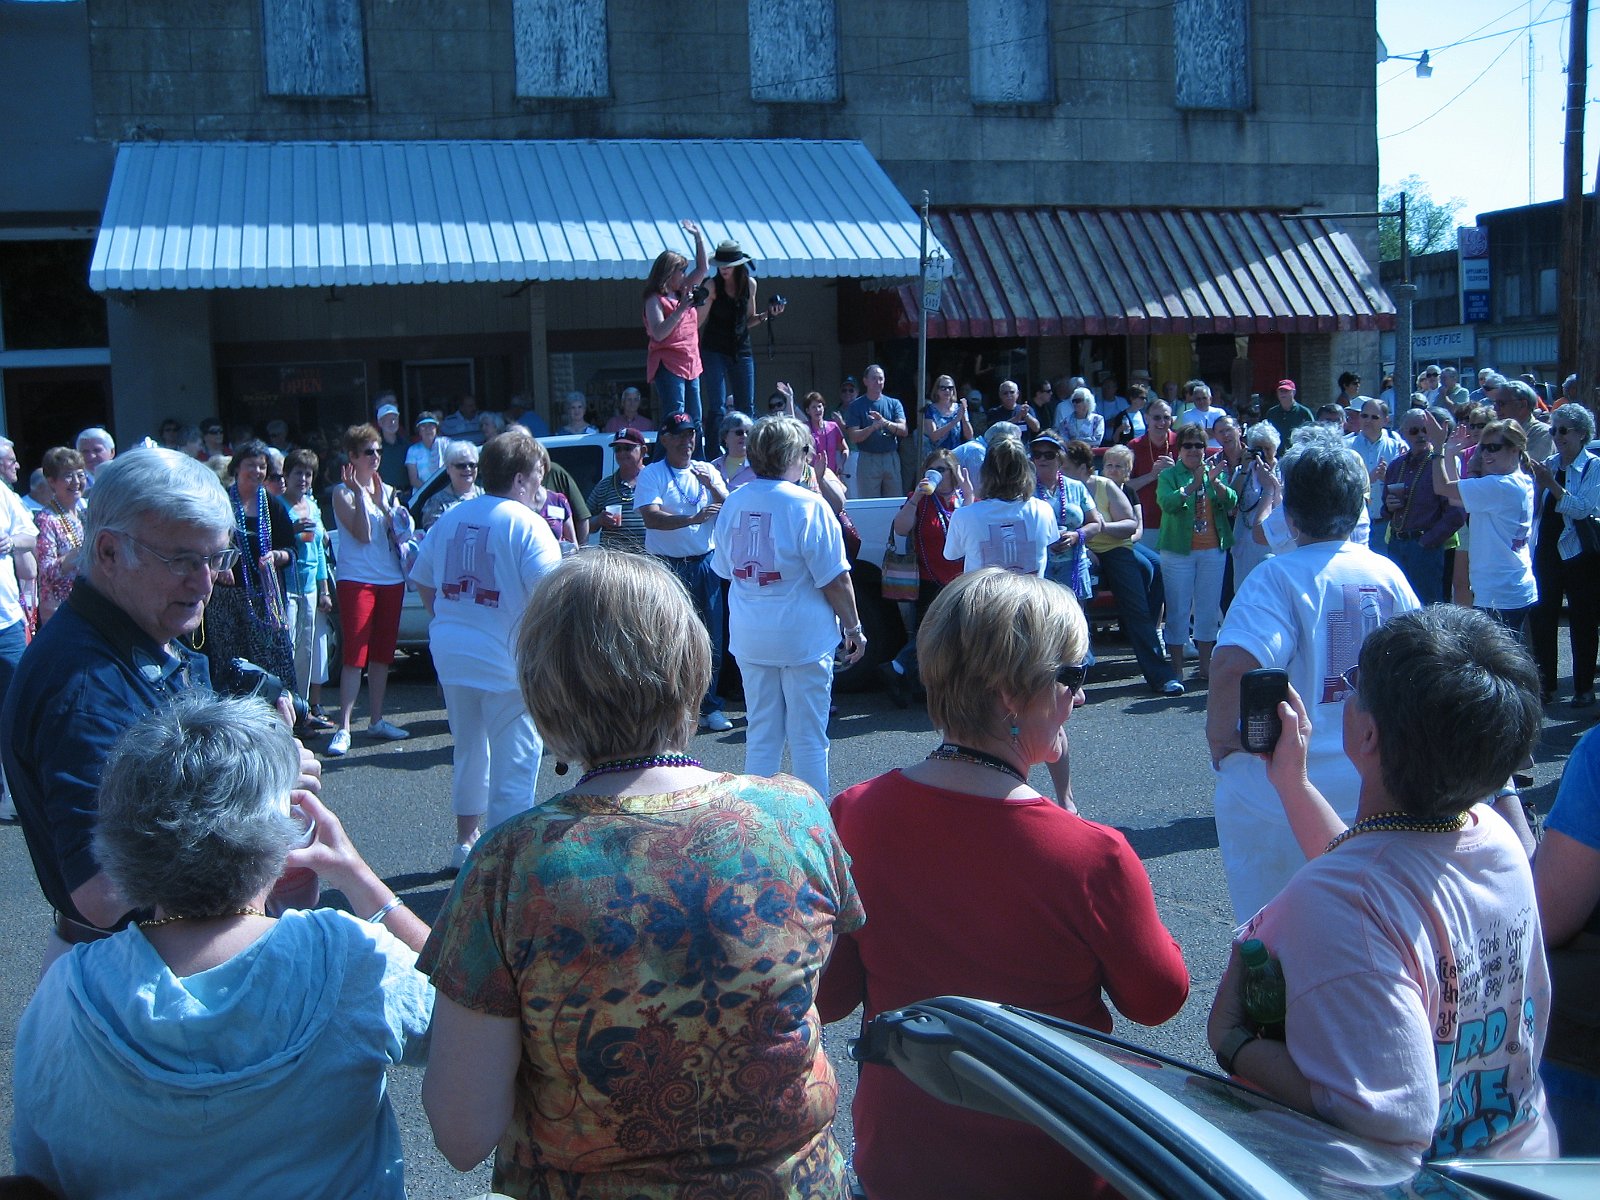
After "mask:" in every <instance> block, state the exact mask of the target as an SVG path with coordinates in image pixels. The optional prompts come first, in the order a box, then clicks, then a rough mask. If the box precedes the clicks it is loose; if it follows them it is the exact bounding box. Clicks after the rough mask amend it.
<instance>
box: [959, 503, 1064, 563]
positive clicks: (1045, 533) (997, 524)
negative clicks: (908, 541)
mask: <svg viewBox="0 0 1600 1200" xmlns="http://www.w3.org/2000/svg"><path fill="white" fill-rule="evenodd" d="M1060 537H1061V528H1060V526H1058V525H1057V524H1056V518H1055V514H1054V513H1052V512H1051V511H1050V506H1049V505H1048V504H1046V503H1045V502H1044V501H1043V500H1038V499H1035V498H1034V497H1032V496H1030V497H1028V498H1027V499H1026V500H979V501H978V502H977V503H976V504H969V505H967V506H966V507H965V508H958V509H956V511H955V512H953V513H951V514H950V527H949V529H947V530H946V531H945V535H944V556H945V557H946V558H948V559H950V560H951V561H952V562H954V561H955V560H956V559H958V558H964V559H966V560H967V561H966V566H965V567H964V568H963V572H964V573H969V572H972V571H979V570H982V569H983V568H984V567H1004V568H1005V569H1006V570H1008V571H1015V572H1017V573H1018V574H1019V575H1029V574H1032V575H1038V576H1039V577H1041V578H1043V576H1044V568H1045V558H1046V554H1047V552H1048V551H1049V549H1050V546H1051V545H1052V544H1053V543H1054V542H1056V541H1057V540H1058V539H1059V538H1060Z"/></svg>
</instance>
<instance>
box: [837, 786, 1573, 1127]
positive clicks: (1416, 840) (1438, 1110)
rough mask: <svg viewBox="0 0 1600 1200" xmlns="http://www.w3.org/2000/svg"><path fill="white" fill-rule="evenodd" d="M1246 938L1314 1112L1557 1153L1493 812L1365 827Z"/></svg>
mask: <svg viewBox="0 0 1600 1200" xmlns="http://www.w3.org/2000/svg"><path fill="white" fill-rule="evenodd" d="M864 894H865V893H864ZM1243 936H1244V937H1246V938H1250V937H1254V938H1260V939H1261V941H1263V942H1264V943H1266V947H1267V949H1268V950H1269V951H1271V953H1272V954H1273V955H1275V956H1276V957H1277V959H1278V961H1279V963H1280V964H1281V966H1282V967H1283V977H1284V981H1285V983H1286V984H1287V988H1288V1012H1287V1019H1286V1020H1285V1023H1284V1024H1285V1030H1286V1032H1287V1035H1288V1048H1289V1055H1290V1057H1291V1058H1293V1059H1294V1063H1295V1066H1297V1067H1298V1068H1299V1069H1300V1072H1301V1074H1303V1075H1304V1076H1305V1077H1306V1081H1307V1082H1308V1083H1309V1084H1310V1085H1311V1099H1312V1103H1313V1104H1314V1105H1315V1106H1316V1111H1317V1115H1318V1116H1320V1117H1322V1118H1323V1119H1324V1120H1326V1121H1330V1122H1332V1123H1333V1124H1335V1125H1338V1126H1339V1127H1340V1128H1342V1129H1347V1130H1349V1131H1350V1132H1352V1133H1355V1134H1358V1135H1360V1136H1363V1137H1367V1138H1371V1139H1372V1140H1373V1141H1378V1142H1386V1143H1390V1144H1394V1145H1397V1146H1399V1147H1400V1148H1401V1149H1402V1150H1405V1151H1409V1152H1411V1153H1413V1154H1416V1155H1418V1156H1421V1155H1422V1154H1425V1153H1427V1154H1429V1155H1430V1157H1436V1158H1449V1157H1453V1156H1457V1155H1461V1156H1466V1157H1471V1158H1548V1157H1551V1156H1553V1155H1554V1154H1555V1153H1556V1137H1555V1129H1554V1127H1553V1126H1552V1124H1551V1123H1550V1120H1549V1118H1548V1116H1547V1115H1546V1110H1545V1098H1544V1088H1543V1087H1542V1086H1541V1084H1540V1082H1539V1058H1540V1055H1541V1053H1542V1052H1543V1048H1544V1038H1545V1030H1546V1029H1547V1027H1548V1026H1549V1022H1550V978H1549V974H1548V972H1547V970H1546V967H1545V957H1544V937H1543V932H1542V930H1541V929H1540V926H1539V906H1538V902H1537V900H1536V899H1535V897H1534V892H1533V873H1532V871H1531V870H1530V869H1529V867H1528V858H1527V855H1526V854H1524V853H1523V851H1522V847H1521V846H1520V845H1519V844H1518V842H1517V839H1516V836H1515V835H1514V834H1513V833H1512V832H1511V828H1510V826H1508V825H1507V824H1506V823H1505V821H1504V819H1502V818H1501V817H1500V816H1499V815H1498V814H1497V813H1495V812H1494V811H1493V810H1492V809H1490V808H1488V807H1486V806H1484V805H1478V806H1477V807H1476V808H1474V809H1473V810H1472V813H1471V818H1470V820H1469V822H1468V824H1467V826H1466V828H1464V829H1463V830H1461V832H1459V833H1362V834H1357V835H1356V836H1355V837H1352V838H1350V839H1349V840H1348V841H1346V842H1345V843H1344V844H1343V845H1341V846H1339V847H1338V848H1336V849H1335V850H1333V851H1332V852H1331V853H1328V854H1324V855H1321V856H1320V857H1318V858H1315V859H1313V860H1311V861H1310V862H1308V863H1307V864H1306V865H1305V866H1303V867H1301V868H1300V870H1299V872H1298V873H1297V874H1296V875H1295V876H1294V878H1293V879H1291V880H1290V881H1289V884H1288V886H1287V887H1285V888H1284V889H1283V891H1282V892H1280V893H1278V895H1277V896H1276V897H1275V898H1274V899H1273V900H1272V901H1271V902H1270V903H1268V905H1267V906H1266V907H1265V908H1264V909H1262V910H1261V912H1260V913H1258V914H1257V915H1256V917H1255V918H1254V919H1253V920H1252V921H1251V922H1250V923H1249V924H1248V925H1247V926H1246V928H1245V931H1244V934H1243Z"/></svg>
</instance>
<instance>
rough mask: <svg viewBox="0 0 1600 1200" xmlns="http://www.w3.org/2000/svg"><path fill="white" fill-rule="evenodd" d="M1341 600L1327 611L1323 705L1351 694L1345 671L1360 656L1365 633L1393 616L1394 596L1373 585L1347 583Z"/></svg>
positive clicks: (1333, 702)
mask: <svg viewBox="0 0 1600 1200" xmlns="http://www.w3.org/2000/svg"><path fill="white" fill-rule="evenodd" d="M1342 591H1343V593H1344V603H1343V604H1342V605H1341V606H1340V607H1338V608H1330V609H1329V610H1328V613H1327V623H1328V637H1327V643H1326V644H1327V647H1328V657H1327V659H1326V660H1325V661H1324V662H1323V664H1322V699H1321V701H1320V702H1319V703H1322V704H1338V703H1339V702H1340V701H1342V700H1343V699H1344V698H1345V697H1346V696H1347V695H1349V694H1350V691H1351V689H1350V686H1349V685H1348V684H1347V683H1345V681H1344V673H1345V672H1346V671H1348V670H1349V669H1350V668H1351V667H1353V666H1355V665H1356V660H1357V659H1358V658H1360V657H1361V643H1362V642H1364V641H1366V640H1367V635H1368V634H1369V633H1371V632H1372V631H1373V630H1375V629H1376V628H1377V627H1378V626H1379V625H1382V624H1383V623H1384V622H1385V621H1387V620H1388V619H1389V618H1390V617H1392V616H1394V596H1393V595H1392V594H1391V593H1389V592H1386V591H1384V590H1382V589H1380V588H1378V587H1377V586H1376V585H1374V584H1370V583H1347V584H1345V585H1344V587H1343V589H1342Z"/></svg>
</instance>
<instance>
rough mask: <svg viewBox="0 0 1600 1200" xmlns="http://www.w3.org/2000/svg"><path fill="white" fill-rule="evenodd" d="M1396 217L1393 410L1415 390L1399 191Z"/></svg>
mask: <svg viewBox="0 0 1600 1200" xmlns="http://www.w3.org/2000/svg"><path fill="white" fill-rule="evenodd" d="M1385 215H1389V214H1385ZM1399 217H1400V282H1399V283H1397V284H1396V285H1395V289H1394V301H1395V304H1394V310H1395V322H1394V402H1395V411H1397V412H1403V411H1405V406H1406V404H1407V403H1408V402H1409V401H1410V399H1411V393H1412V392H1414V391H1416V390H1417V371H1416V366H1415V364H1413V363H1412V361H1411V316H1412V309H1413V307H1414V306H1415V304H1416V301H1417V285H1416V284H1414V283H1412V282H1411V231H1410V230H1409V229H1407V228H1406V194H1405V192H1403V191H1402V192H1401V193H1400V212H1399ZM1402 397H1403V399H1402Z"/></svg>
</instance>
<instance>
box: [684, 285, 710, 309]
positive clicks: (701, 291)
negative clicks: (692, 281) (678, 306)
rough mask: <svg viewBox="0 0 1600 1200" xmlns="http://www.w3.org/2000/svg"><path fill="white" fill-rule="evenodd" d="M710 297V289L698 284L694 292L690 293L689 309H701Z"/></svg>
mask: <svg viewBox="0 0 1600 1200" xmlns="http://www.w3.org/2000/svg"><path fill="white" fill-rule="evenodd" d="M709 295H711V289H710V288H708V287H707V286H706V285H705V284H703V283H698V284H696V285H695V286H694V290H693V291H691V292H690V293H689V299H688V304H689V307H690V308H699V307H700V306H701V305H702V304H704V303H705V299H706V297H707V296H709Z"/></svg>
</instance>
